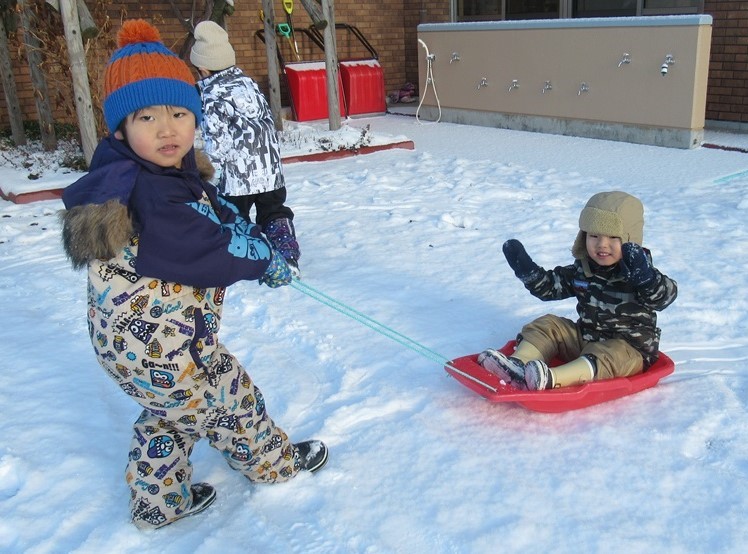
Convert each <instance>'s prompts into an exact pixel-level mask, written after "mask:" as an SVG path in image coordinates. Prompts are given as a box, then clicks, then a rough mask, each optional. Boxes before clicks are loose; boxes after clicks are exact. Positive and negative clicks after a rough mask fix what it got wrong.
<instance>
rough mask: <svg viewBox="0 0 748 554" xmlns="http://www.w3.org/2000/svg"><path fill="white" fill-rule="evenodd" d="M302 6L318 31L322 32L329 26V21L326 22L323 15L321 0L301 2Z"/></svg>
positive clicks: (302, 0)
mask: <svg viewBox="0 0 748 554" xmlns="http://www.w3.org/2000/svg"><path fill="white" fill-rule="evenodd" d="M301 5H302V6H304V9H305V10H306V13H308V14H309V17H310V18H311V19H312V23H314V25H315V26H316V27H317V29H319V30H320V31H321V30H322V29H324V28H325V26H326V25H327V21H326V20H325V16H324V15H323V14H322V6H321V5H320V0H301Z"/></svg>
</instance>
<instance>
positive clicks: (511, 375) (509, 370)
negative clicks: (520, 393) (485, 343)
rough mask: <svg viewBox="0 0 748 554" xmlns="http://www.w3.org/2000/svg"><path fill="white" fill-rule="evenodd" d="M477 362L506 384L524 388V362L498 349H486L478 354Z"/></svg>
mask: <svg viewBox="0 0 748 554" xmlns="http://www.w3.org/2000/svg"><path fill="white" fill-rule="evenodd" d="M478 363H479V364H480V365H482V366H483V367H484V368H485V369H486V370H488V371H489V372H490V373H493V374H494V375H496V377H498V378H499V379H501V380H502V381H504V382H505V383H506V384H507V385H512V386H513V387H515V388H518V389H526V388H527V386H526V385H525V364H524V363H522V360H520V359H519V358H515V357H513V356H505V355H504V354H503V353H501V352H499V351H498V350H493V349H490V348H489V349H488V350H486V351H484V352H481V354H479V355H478Z"/></svg>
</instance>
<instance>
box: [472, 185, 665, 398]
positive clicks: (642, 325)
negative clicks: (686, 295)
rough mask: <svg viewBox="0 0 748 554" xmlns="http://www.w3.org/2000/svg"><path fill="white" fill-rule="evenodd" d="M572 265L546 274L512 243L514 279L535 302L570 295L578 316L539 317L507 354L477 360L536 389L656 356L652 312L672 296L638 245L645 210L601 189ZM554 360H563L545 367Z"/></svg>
mask: <svg viewBox="0 0 748 554" xmlns="http://www.w3.org/2000/svg"><path fill="white" fill-rule="evenodd" d="M579 229H580V231H579V233H578V235H577V238H576V240H575V242H574V245H573V247H572V255H573V256H574V258H575V261H574V263H573V264H571V265H567V266H564V267H556V268H555V269H553V270H550V271H546V270H545V269H543V268H542V267H539V266H538V265H537V264H535V262H533V261H532V259H531V258H530V256H529V255H528V254H527V252H525V248H524V246H522V243H521V242H519V241H518V240H515V239H511V240H508V241H507V242H505V243H504V246H503V251H504V256H505V257H506V259H507V261H508V262H509V265H510V266H511V268H512V269H513V270H514V273H515V275H516V276H517V277H518V278H519V279H520V280H521V281H522V283H524V285H525V288H526V289H527V290H528V291H530V294H532V295H533V296H535V297H537V298H539V299H541V300H561V299H564V298H569V297H573V296H575V297H576V298H577V313H578V314H579V319H578V320H577V321H576V322H574V321H571V320H570V319H567V318H563V317H558V316H554V315H550V314H549V315H545V316H542V317H540V318H538V319H536V320H535V321H533V322H531V323H529V324H527V325H525V326H524V327H523V328H522V331H521V333H520V334H519V335H518V338H517V347H516V350H515V352H514V353H513V354H512V355H511V356H505V355H504V354H502V353H501V352H499V351H498V350H493V349H489V350H486V351H485V352H483V353H481V354H480V355H479V356H478V363H480V364H481V365H482V366H483V367H484V368H486V369H487V370H489V371H490V372H492V373H494V374H495V375H497V376H499V377H500V378H501V379H502V380H503V381H505V382H506V383H509V384H512V385H514V386H515V387H517V388H520V389H529V390H543V389H551V388H555V387H565V386H569V385H578V384H581V383H584V382H587V381H592V380H595V379H609V378H611V377H623V376H628V375H634V374H636V373H640V372H641V371H643V370H646V369H647V368H648V367H649V366H651V365H652V364H653V363H654V362H655V361H656V360H657V356H658V352H659V342H660V329H659V328H657V315H656V313H655V311H660V310H663V309H665V308H667V307H668V306H669V305H670V304H671V303H672V302H673V301H674V300H675V298H676V296H677V294H678V288H677V284H676V283H675V281H673V280H672V279H670V278H669V277H667V276H666V275H663V274H662V273H660V271H658V270H657V269H656V268H655V267H654V265H653V264H652V256H651V254H650V253H649V250H647V249H645V248H643V247H642V246H641V244H642V238H643V230H644V208H643V206H642V203H641V202H640V201H639V199H637V198H635V197H633V196H631V195H629V194H626V193H625V192H617V191H615V192H601V193H598V194H595V195H594V196H593V197H592V198H590V200H589V201H588V202H587V205H586V206H585V207H584V209H583V210H582V213H581V215H580V216H579ZM555 357H559V358H560V359H561V360H562V361H564V362H565V363H564V364H563V365H560V366H558V367H548V363H547V362H549V361H550V360H552V359H553V358H555Z"/></svg>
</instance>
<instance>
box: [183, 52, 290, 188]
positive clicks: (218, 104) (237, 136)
mask: <svg viewBox="0 0 748 554" xmlns="http://www.w3.org/2000/svg"><path fill="white" fill-rule="evenodd" d="M197 87H198V90H199V91H200V96H201V97H202V102H203V121H202V123H201V125H200V130H201V131H202V139H203V141H204V142H205V146H204V149H205V153H206V154H208V157H209V158H210V161H211V163H212V164H213V166H214V167H215V168H216V177H215V179H214V180H213V182H214V183H215V185H216V186H217V187H218V190H220V191H221V193H222V194H224V195H227V196H245V195H249V194H258V193H261V192H268V191H272V190H276V189H279V188H281V187H284V186H285V180H284V177H283V168H282V165H281V153H280V143H279V141H278V135H277V133H276V131H275V122H274V120H273V114H272V112H271V111H270V106H269V105H268V103H267V100H266V99H265V96H264V95H263V94H262V92H260V89H259V88H258V87H257V83H255V82H254V81H253V80H252V79H251V78H250V77H248V76H246V75H245V74H244V73H242V70H241V69H239V68H238V67H236V66H232V67H229V68H228V69H224V70H223V71H220V72H218V73H215V74H213V75H211V76H210V77H206V78H205V79H202V80H200V81H198V83H197Z"/></svg>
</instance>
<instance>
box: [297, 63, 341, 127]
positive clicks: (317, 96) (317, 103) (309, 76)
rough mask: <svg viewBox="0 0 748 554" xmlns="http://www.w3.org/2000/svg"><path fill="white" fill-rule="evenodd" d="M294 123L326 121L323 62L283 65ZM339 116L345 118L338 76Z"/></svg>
mask: <svg viewBox="0 0 748 554" xmlns="http://www.w3.org/2000/svg"><path fill="white" fill-rule="evenodd" d="M285 71H286V78H287V79H288V88H289V93H290V95H291V103H292V108H293V111H294V115H295V117H296V121H313V120H315V119H327V117H328V111H327V72H326V70H325V62H298V63H296V62H294V63H287V64H286V65H285ZM338 98H339V99H340V115H341V116H343V117H345V95H344V94H343V83H342V79H341V78H340V75H338Z"/></svg>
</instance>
